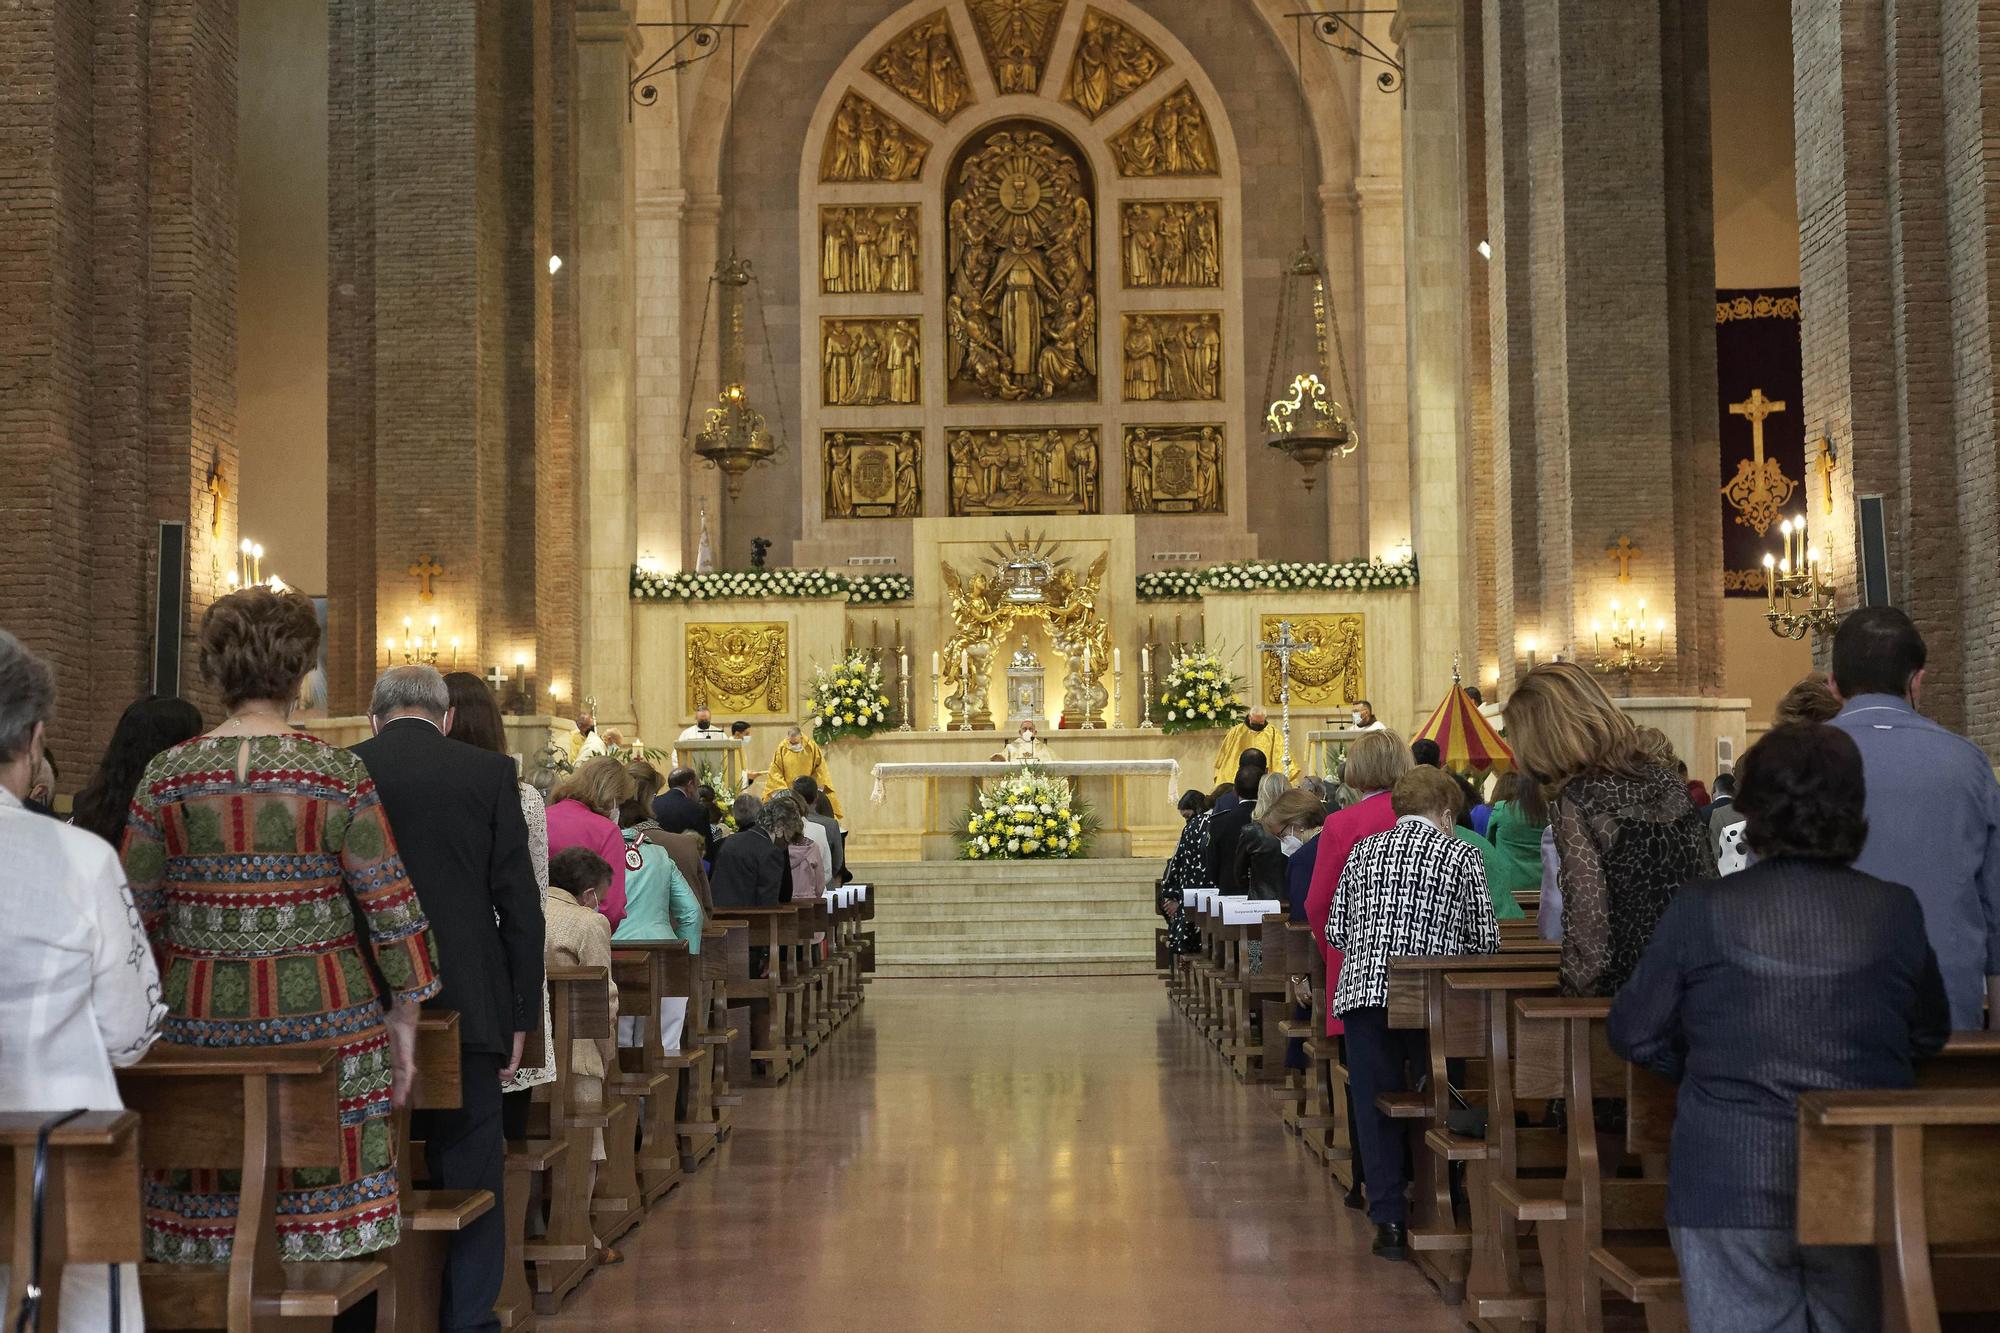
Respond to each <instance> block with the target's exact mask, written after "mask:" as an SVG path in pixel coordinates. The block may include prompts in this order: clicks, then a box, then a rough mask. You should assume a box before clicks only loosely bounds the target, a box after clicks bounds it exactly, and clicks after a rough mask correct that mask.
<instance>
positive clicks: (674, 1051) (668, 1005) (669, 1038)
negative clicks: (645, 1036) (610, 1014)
mask: <svg viewBox="0 0 2000 1333" xmlns="http://www.w3.org/2000/svg"><path fill="white" fill-rule="evenodd" d="M687 1012H688V1002H687V996H685V995H680V996H667V997H664V998H662V999H661V1001H660V1053H661V1054H662V1055H678V1054H680V1049H681V1028H682V1026H683V1025H685V1024H686V1023H687ZM619 1022H620V1023H621V1024H622V1023H623V1022H624V1020H623V1019H620V1020H619ZM634 1044H635V1045H636V1043H634Z"/></svg>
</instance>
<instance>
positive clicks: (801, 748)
mask: <svg viewBox="0 0 2000 1333" xmlns="http://www.w3.org/2000/svg"><path fill="white" fill-rule="evenodd" d="M805 748H806V743H805V742H804V741H793V742H792V753H793V754H802V753H804V752H805Z"/></svg>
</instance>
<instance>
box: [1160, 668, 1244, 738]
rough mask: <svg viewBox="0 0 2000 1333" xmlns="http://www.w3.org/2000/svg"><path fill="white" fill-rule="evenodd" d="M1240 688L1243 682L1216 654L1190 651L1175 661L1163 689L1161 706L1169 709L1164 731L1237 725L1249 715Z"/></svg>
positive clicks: (1161, 691) (1203, 729) (1161, 687)
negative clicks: (1232, 673) (1231, 672)
mask: <svg viewBox="0 0 2000 1333" xmlns="http://www.w3.org/2000/svg"><path fill="white" fill-rule="evenodd" d="M1240 689H1241V682H1240V681H1238V680H1237V679H1236V677H1235V676H1233V675H1231V674H1230V672H1229V668H1228V667H1226V666H1224V665H1223V664H1222V659H1221V658H1220V657H1218V656H1216V654H1215V653H1214V652H1213V651H1211V650H1210V649H1208V648H1205V647H1195V648H1190V649H1189V650H1188V651H1187V652H1184V653H1182V654H1181V655H1180V656H1179V657H1178V658H1176V659H1175V660H1174V664H1173V665H1172V666H1171V667H1169V668H1168V669H1167V678H1166V680H1165V681H1164V682H1163V683H1162V684H1161V686H1160V706H1161V707H1162V708H1163V709H1165V710H1166V716H1165V718H1164V720H1163V721H1162V722H1161V723H1160V730H1162V731H1164V732H1166V733H1168V734H1169V735H1172V734H1174V733H1176V732H1182V731H1206V730H1208V729H1209V728H1211V727H1233V726H1235V725H1236V724H1237V723H1238V722H1241V721H1242V720H1243V718H1244V716H1245V715H1246V713H1247V712H1248V710H1247V709H1245V708H1244V706H1243V698H1242V695H1241V693H1240Z"/></svg>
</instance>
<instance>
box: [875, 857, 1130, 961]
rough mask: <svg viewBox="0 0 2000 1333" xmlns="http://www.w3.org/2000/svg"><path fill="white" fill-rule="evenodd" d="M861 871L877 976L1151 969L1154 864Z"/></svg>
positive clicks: (928, 865) (926, 864) (930, 865)
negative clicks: (871, 890) (867, 884)
mask: <svg viewBox="0 0 2000 1333" xmlns="http://www.w3.org/2000/svg"><path fill="white" fill-rule="evenodd" d="M867 870H868V871H869V872H871V873H870V874H869V875H868V876H867V877H868V878H870V879H871V881H872V882H873V883H874V884H875V885H876V890H875V892H876V894H877V898H876V917H875V921H874V925H873V929H874V931H875V940H876V953H875V958H876V975H878V976H885V977H926V976H930V977H951V976H959V977H991V976H1083V975H1143V974H1146V973H1149V972H1151V971H1152V968H1153V928H1154V926H1155V925H1156V924H1157V922H1158V918H1157V917H1156V916H1155V915H1154V913H1153V881H1154V879H1155V878H1156V877H1157V876H1158V875H1159V872H1160V862H1159V861H1157V860H1154V859H1152V858H1143V859H1111V858H1100V859H1083V860H1076V861H1017V862H965V861H919V862H905V863H901V864H895V865H885V866H880V867H875V866H870V867H867ZM861 872H862V867H859V866H857V867H856V873H857V874H860V873H861Z"/></svg>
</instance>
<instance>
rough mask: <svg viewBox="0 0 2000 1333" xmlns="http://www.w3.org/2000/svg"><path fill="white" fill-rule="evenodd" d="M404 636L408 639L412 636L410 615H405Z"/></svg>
mask: <svg viewBox="0 0 2000 1333" xmlns="http://www.w3.org/2000/svg"><path fill="white" fill-rule="evenodd" d="M403 637H404V638H406V639H407V638H409V637H410V618H409V617H408V616H404V617H403Z"/></svg>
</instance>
